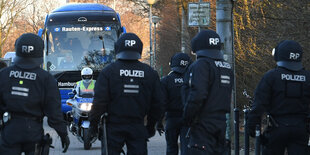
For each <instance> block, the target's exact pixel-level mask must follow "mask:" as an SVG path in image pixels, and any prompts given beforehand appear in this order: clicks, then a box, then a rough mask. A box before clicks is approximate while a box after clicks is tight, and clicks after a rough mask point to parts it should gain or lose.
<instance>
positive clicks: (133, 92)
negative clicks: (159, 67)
mask: <svg viewBox="0 0 310 155" xmlns="http://www.w3.org/2000/svg"><path fill="white" fill-rule="evenodd" d="M102 73H107V74H109V77H110V78H109V84H110V87H111V89H110V93H111V96H110V99H111V100H112V102H113V104H111V105H109V106H108V111H109V120H110V121H112V122H113V121H114V120H113V119H114V118H115V119H124V121H125V120H126V119H129V120H132V121H135V120H137V121H138V120H140V121H143V118H144V116H145V115H146V114H148V113H149V112H150V113H155V114H156V109H153V110H155V111H149V110H150V108H151V106H152V104H151V103H152V102H156V98H152V97H153V96H154V95H156V94H152V93H156V92H154V90H155V89H156V88H155V87H156V81H157V80H158V75H157V73H156V72H155V71H154V70H153V69H152V68H151V67H149V66H148V65H146V64H144V63H141V62H139V61H123V60H116V62H115V63H112V64H111V65H109V66H107V67H106V68H105V69H104V70H103V71H102ZM154 82H155V83H154ZM154 99H155V101H154ZM116 121H117V122H118V121H119V120H116Z"/></svg>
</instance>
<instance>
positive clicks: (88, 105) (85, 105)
mask: <svg viewBox="0 0 310 155" xmlns="http://www.w3.org/2000/svg"><path fill="white" fill-rule="evenodd" d="M92 105H93V103H81V104H80V105H79V107H80V109H81V110H83V111H90V110H91V106H92Z"/></svg>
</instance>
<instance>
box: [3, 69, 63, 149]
mask: <svg viewBox="0 0 310 155" xmlns="http://www.w3.org/2000/svg"><path fill="white" fill-rule="evenodd" d="M0 79H1V80H0V112H1V116H2V114H3V113H4V112H10V113H11V115H12V119H11V121H9V122H8V124H7V125H5V127H4V129H3V131H2V135H5V136H4V139H5V141H6V142H8V143H11V144H14V143H19V142H32V141H34V142H35V141H38V140H40V139H41V138H42V135H43V126H42V119H43V117H44V116H47V117H48V124H49V126H51V127H52V128H54V129H55V130H56V131H57V133H58V134H59V135H67V128H66V125H65V121H64V119H63V114H62V112H61V102H60V93H59V89H58V87H57V85H56V80H55V79H54V77H53V76H52V75H51V74H49V73H48V72H46V71H44V70H43V69H41V68H39V67H36V68H33V69H22V68H19V67H18V66H16V65H13V66H10V67H7V68H4V69H2V70H1V71H0ZM15 118H16V119H15ZM20 118H24V119H20ZM28 118H29V119H28Z"/></svg>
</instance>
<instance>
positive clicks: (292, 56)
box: [276, 40, 303, 71]
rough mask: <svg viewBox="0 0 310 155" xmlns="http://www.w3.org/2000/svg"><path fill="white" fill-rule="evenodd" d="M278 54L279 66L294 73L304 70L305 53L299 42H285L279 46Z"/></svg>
mask: <svg viewBox="0 0 310 155" xmlns="http://www.w3.org/2000/svg"><path fill="white" fill-rule="evenodd" d="M276 52H277V58H276V59H277V60H276V61H277V65H278V66H280V67H284V68H287V69H289V70H292V71H298V70H301V69H302V68H303V66H302V63H301V59H302V53H303V51H302V47H301V46H300V44H299V43H298V42H295V41H293V40H284V41H282V42H281V43H280V44H279V45H278V48H277V50H276Z"/></svg>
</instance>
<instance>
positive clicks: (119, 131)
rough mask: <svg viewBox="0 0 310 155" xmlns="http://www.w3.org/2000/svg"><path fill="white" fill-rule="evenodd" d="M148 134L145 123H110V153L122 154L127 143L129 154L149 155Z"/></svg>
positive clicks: (113, 154)
mask: <svg viewBox="0 0 310 155" xmlns="http://www.w3.org/2000/svg"><path fill="white" fill-rule="evenodd" d="M147 135H148V133H147V130H146V128H145V126H144V125H143V124H115V123H108V124H107V141H108V154H109V155H120V153H121V152H122V149H123V146H124V145H125V144H126V147H127V155H147ZM103 155H105V152H104V153H103Z"/></svg>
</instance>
